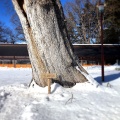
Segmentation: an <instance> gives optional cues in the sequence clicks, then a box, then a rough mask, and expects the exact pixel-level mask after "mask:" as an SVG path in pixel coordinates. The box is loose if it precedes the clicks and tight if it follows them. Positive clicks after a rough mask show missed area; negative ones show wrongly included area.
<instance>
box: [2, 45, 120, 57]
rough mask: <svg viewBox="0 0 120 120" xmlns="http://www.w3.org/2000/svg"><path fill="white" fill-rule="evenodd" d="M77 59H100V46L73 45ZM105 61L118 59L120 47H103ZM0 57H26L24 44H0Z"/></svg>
mask: <svg viewBox="0 0 120 120" xmlns="http://www.w3.org/2000/svg"><path fill="white" fill-rule="evenodd" d="M73 48H74V52H75V54H76V55H77V56H78V57H79V58H81V59H82V58H85V59H93V58H95V59H100V57H101V45H91V44H90V45H85V44H81V45H73ZM104 54H105V59H112V58H114V59H120V45H104ZM0 56H28V51H27V45H26V44H0Z"/></svg>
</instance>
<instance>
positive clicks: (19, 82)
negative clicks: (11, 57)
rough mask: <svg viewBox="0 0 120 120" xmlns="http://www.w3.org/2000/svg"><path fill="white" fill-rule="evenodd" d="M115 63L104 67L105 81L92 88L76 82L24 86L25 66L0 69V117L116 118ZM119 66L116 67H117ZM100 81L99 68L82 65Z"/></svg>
mask: <svg viewBox="0 0 120 120" xmlns="http://www.w3.org/2000/svg"><path fill="white" fill-rule="evenodd" d="M116 67H117V68H118V67H119V66H106V67H105V81H106V82H104V83H103V84H102V85H100V86H98V87H95V86H94V85H92V84H90V83H79V84H76V85H75V86H74V87H73V88H63V87H61V86H60V85H58V84H55V83H54V84H53V85H52V86H51V87H52V94H50V95H48V94H47V87H45V88H40V87H39V88H38V87H35V88H34V89H33V88H32V87H31V88H29V87H28V84H29V82H30V80H31V77H32V75H31V69H29V68H26V69H25V68H18V69H17V68H16V69H15V68H0V120H120V71H117V70H115V68H116ZM119 68H120V67H119ZM85 69H86V70H87V71H88V72H89V73H90V75H91V76H92V77H93V78H95V79H96V80H97V81H98V82H99V83H101V67H100V66H90V67H85Z"/></svg>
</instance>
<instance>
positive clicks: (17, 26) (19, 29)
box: [11, 12, 26, 41]
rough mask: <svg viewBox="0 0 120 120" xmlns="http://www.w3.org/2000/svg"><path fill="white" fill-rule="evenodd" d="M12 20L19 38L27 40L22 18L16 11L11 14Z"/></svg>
mask: <svg viewBox="0 0 120 120" xmlns="http://www.w3.org/2000/svg"><path fill="white" fill-rule="evenodd" d="M11 22H12V24H13V25H14V27H15V29H14V31H15V32H16V37H17V39H18V40H19V41H26V40H25V36H24V33H23V29H22V26H21V23H20V20H19V18H18V15H17V14H16V12H15V13H14V14H13V15H12V16H11Z"/></svg>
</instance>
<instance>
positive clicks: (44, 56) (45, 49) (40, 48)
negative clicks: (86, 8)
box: [12, 0, 87, 87]
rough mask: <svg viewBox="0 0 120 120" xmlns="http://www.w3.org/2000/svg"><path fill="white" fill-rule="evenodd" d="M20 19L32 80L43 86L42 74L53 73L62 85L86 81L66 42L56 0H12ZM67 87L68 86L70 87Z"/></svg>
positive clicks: (59, 7) (60, 11)
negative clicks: (77, 67)
mask: <svg viewBox="0 0 120 120" xmlns="http://www.w3.org/2000/svg"><path fill="white" fill-rule="evenodd" d="M12 1H13V4H14V7H15V10H16V12H17V14H18V16H19V18H20V21H21V24H22V27H23V31H24V34H25V38H26V41H27V46H28V53H29V57H30V61H31V65H32V73H33V80H34V81H35V82H36V83H37V84H38V85H39V86H42V87H44V86H46V85H47V81H46V80H44V79H42V77H41V74H42V73H56V74H57V78H56V81H59V83H61V84H62V85H64V84H66V83H67V84H69V83H70V84H71V85H72V84H74V83H76V82H85V81H87V79H86V78H85V77H84V75H83V74H82V73H80V72H79V71H78V70H77V69H76V66H79V69H80V70H81V71H82V72H84V73H86V74H87V72H86V71H85V70H84V69H83V68H82V67H81V66H80V64H79V63H77V61H76V59H75V57H74V54H73V50H72V46H71V44H70V42H69V39H68V36H67V31H66V25H65V21H64V15H63V10H62V6H61V4H60V1H59V0H25V1H24V0H12ZM70 84H69V85H70Z"/></svg>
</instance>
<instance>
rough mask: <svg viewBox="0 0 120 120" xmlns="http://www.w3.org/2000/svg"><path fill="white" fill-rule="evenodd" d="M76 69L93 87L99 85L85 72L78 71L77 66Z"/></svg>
mask: <svg viewBox="0 0 120 120" xmlns="http://www.w3.org/2000/svg"><path fill="white" fill-rule="evenodd" d="M76 69H77V70H78V71H79V72H80V73H81V74H83V75H84V76H85V77H86V79H87V80H88V81H89V82H90V83H91V84H92V85H94V86H95V87H98V86H99V85H100V84H99V83H98V82H97V81H95V79H94V78H93V77H92V76H91V75H89V74H86V73H85V72H82V71H81V70H80V69H79V67H78V66H76Z"/></svg>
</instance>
